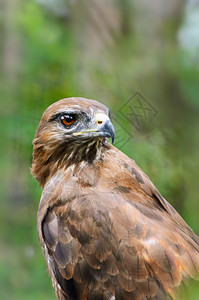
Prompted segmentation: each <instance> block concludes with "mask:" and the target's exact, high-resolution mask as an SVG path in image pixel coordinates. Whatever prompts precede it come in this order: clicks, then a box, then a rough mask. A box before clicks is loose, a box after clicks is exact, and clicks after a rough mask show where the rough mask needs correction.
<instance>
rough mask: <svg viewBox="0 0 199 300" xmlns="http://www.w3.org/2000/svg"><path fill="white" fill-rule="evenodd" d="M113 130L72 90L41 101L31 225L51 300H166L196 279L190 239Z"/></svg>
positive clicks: (103, 113) (98, 108)
mask: <svg viewBox="0 0 199 300" xmlns="http://www.w3.org/2000/svg"><path fill="white" fill-rule="evenodd" d="M114 135H115V132H114V127H113V124H112V122H111V120H110V111H109V109H108V108H107V107H106V106H105V105H103V104H101V103H99V102H97V101H95V100H89V99H84V98H80V97H71V98H66V99H62V100H60V101H57V102H55V103H53V104H52V105H50V106H49V107H48V108H47V109H46V111H45V112H44V113H43V116H42V118H41V121H40V123H39V126H38V129H37V131H36V134H35V138H34V140H33V162H32V169H31V171H32V174H33V176H34V177H35V178H36V179H37V180H38V182H39V183H40V185H41V187H42V195H41V199H40V204H39V208H38V215H37V229H38V235H39V239H40V243H41V248H42V251H43V253H44V257H45V260H46V263H47V268H48V271H49V274H50V277H51V279H52V285H53V287H54V290H55V294H56V297H57V299H60V300H64V299H72V300H86V299H88V300H114V299H116V300H129V299H131V300H132V299H134V300H146V299H153V300H155V299H156V300H157V299H158V300H159V299H174V298H175V297H176V296H175V295H176V291H177V290H178V287H179V286H180V285H181V283H183V282H184V281H186V279H187V278H195V279H198V274H199V238H198V236H197V235H196V234H195V233H194V232H193V231H192V229H191V228H190V227H189V226H188V225H187V224H186V223H185V221H184V220H183V219H182V218H181V216H180V215H179V214H178V213H177V211H176V210H175V209H174V208H173V207H172V206H171V205H170V204H169V203H168V202H167V201H166V200H165V199H164V198H163V196H162V195H161V194H160V193H159V191H158V190H157V188H156V187H155V186H154V184H153V183H152V182H151V181H150V179H149V177H148V176H147V175H146V174H145V173H144V172H143V171H142V170H141V169H140V168H139V167H138V166H137V165H136V163H135V161H134V160H132V159H131V158H129V157H128V156H126V155H125V154H124V153H122V152H121V151H120V150H118V149H117V148H115V147H114V146H113V145H112V143H111V142H110V141H109V139H112V142H113V141H114Z"/></svg>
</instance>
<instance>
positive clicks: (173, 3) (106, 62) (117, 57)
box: [0, 0, 199, 300]
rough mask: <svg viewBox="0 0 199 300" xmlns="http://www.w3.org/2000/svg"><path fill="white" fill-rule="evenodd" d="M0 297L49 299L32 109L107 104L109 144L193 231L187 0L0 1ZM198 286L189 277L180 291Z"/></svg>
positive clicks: (198, 40) (196, 49)
mask: <svg viewBox="0 0 199 300" xmlns="http://www.w3.org/2000/svg"><path fill="white" fill-rule="evenodd" d="M0 34H1V43H0V57H1V75H0V83H1V85H0V101H1V105H0V107H1V115H0V134H1V153H0V185H1V188H0V190H1V200H0V201H1V207H0V235H1V240H0V298H1V299H4V300H7V299H12V300H15V299H16V300H17V299H19V300H23V299H24V300H25V299H28V300H31V299H55V296H54V292H53V290H52V287H51V282H50V279H49V277H48V274H47V270H46V266H45V262H44V258H43V255H42V252H41V249H40V245H39V241H38V237H37V231H36V214H37V207H38V204H39V199H40V194H41V189H40V188H39V185H38V183H37V182H36V180H35V179H33V178H32V176H31V175H30V167H31V160H32V140H33V137H34V133H35V131H36V128H37V125H38V122H39V120H40V118H41V115H42V113H43V111H44V110H45V109H46V108H47V107H48V105H50V104H51V103H53V102H54V101H57V100H59V99H62V98H66V97H70V96H82V97H86V98H91V99H96V100H99V101H100V102H102V103H104V104H105V105H107V106H108V107H110V109H111V112H112V118H113V122H114V125H115V128H116V141H115V146H116V147H118V148H120V149H121V150H122V151H124V152H125V153H126V154H127V155H128V156H130V157H132V158H133V159H135V161H136V162H137V164H138V165H139V166H140V167H141V168H142V169H143V170H144V171H145V172H146V173H147V175H149V177H150V178H151V180H152V181H153V182H154V183H155V185H156V186H157V188H158V189H159V191H160V192H161V193H162V195H163V196H164V197H165V198H166V199H167V200H168V201H169V202H170V203H171V204H172V205H173V206H174V207H175V208H176V209H177V210H178V211H179V213H180V214H181V215H182V217H183V218H184V219H185V220H186V222H187V223H188V224H189V225H190V226H191V227H192V228H193V230H194V231H195V232H196V233H198V234H199V196H198V192H199V184H198V180H199V176H198V174H199V173H198V169H199V153H198V149H199V121H198V118H199V1H197V0H195V1H194V0H189V1H182V0H168V1H164V0H159V1H155V0H135V1H133V0H117V1H116V0H115V1H113V0H112V1H111V0H109V1H105V0H93V1H88V0H82V1H80V0H79V1H78V0H76V1H72V0H70V1H69V0H37V1H36V0H35V1H34V0H28V1H22V0H15V1H11V0H1V1H0ZM198 298H199V283H198V282H195V283H193V284H192V285H191V288H190V295H189V298H187V296H184V299H191V300H193V299H194V300H197V299H198Z"/></svg>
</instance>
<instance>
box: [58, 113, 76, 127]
mask: <svg viewBox="0 0 199 300" xmlns="http://www.w3.org/2000/svg"><path fill="white" fill-rule="evenodd" d="M75 121H76V118H75V115H63V116H61V122H62V124H63V125H64V126H70V125H72V124H73V123H74V122H75Z"/></svg>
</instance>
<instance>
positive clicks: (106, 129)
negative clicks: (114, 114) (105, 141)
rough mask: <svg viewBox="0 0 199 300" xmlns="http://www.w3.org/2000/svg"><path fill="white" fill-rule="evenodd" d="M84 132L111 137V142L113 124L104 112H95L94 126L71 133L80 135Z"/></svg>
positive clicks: (113, 137) (113, 134)
mask: <svg viewBox="0 0 199 300" xmlns="http://www.w3.org/2000/svg"><path fill="white" fill-rule="evenodd" d="M84 133H92V134H93V135H94V136H103V137H108V138H111V141H112V144H113V142H114V139H115V130H114V126H113V124H112V123H111V121H110V119H109V117H108V116H107V115H106V114H105V113H97V114H96V115H95V127H94V128H92V129H87V130H85V131H80V132H75V133H73V135H82V134H84Z"/></svg>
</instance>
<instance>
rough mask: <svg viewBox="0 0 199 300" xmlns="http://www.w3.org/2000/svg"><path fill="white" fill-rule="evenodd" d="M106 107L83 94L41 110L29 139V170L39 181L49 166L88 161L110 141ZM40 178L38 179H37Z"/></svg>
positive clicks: (110, 131) (110, 125) (112, 130)
mask: <svg viewBox="0 0 199 300" xmlns="http://www.w3.org/2000/svg"><path fill="white" fill-rule="evenodd" d="M114 135H115V133H114V127H113V125H112V123H111V121H110V118H109V109H108V108H107V107H106V106H104V105H103V104H101V103H99V102H97V101H95V100H89V99H84V98H67V99H63V100H60V101H57V102H55V103H53V104H52V105H50V106H49V107H48V108H47V109H46V111H45V112H44V114H43V116H42V118H41V121H40V123H39V126H38V129H37V132H36V135H35V139H34V141H33V165H32V173H33V175H34V176H35V177H36V178H37V179H38V180H39V181H40V182H41V181H43V180H44V178H46V176H47V175H48V173H49V172H50V168H51V167H52V166H56V167H57V168H58V167H60V165H64V166H68V165H70V164H72V163H78V162H80V161H88V162H92V161H93V160H95V159H96V157H98V158H99V157H100V155H99V151H101V149H103V148H104V147H107V145H108V144H109V143H108V142H107V138H111V140H112V142H113V141H114ZM41 178H42V179H41Z"/></svg>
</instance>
